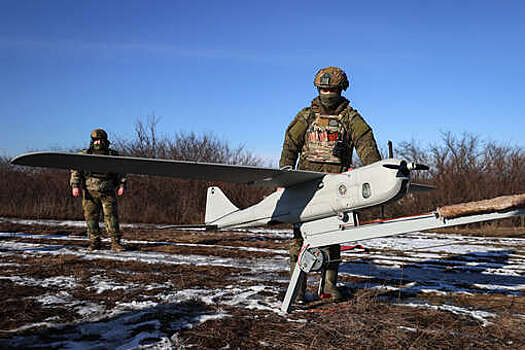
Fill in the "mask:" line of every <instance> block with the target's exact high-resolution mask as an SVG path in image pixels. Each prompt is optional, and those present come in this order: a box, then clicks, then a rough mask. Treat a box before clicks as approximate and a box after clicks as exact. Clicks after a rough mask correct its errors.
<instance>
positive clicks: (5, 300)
mask: <svg viewBox="0 0 525 350" xmlns="http://www.w3.org/2000/svg"><path fill="white" fill-rule="evenodd" d="M26 228H27V227H23V226H20V227H17V226H16V225H12V224H11V225H10V226H9V227H2V226H1V225H0V230H2V231H6V229H9V230H13V231H17V232H26V231H28V230H27V229H26ZM54 230H55V231H54ZM57 230H60V231H62V232H64V231H65V232H67V231H69V230H70V229H69V228H59V229H53V228H47V229H46V230H45V232H46V233H48V234H53V233H57ZM135 230H136V231H135ZM36 231H39V230H38V229H35V230H34V233H36ZM139 232H143V234H145V235H147V237H148V240H151V241H157V240H162V241H168V240H170V241H171V242H174V241H177V242H179V243H182V242H185V243H200V244H206V242H208V244H210V247H209V249H208V248H207V247H186V246H170V245H158V246H155V245H151V246H140V247H139V246H137V247H135V248H136V249H140V250H142V249H144V250H145V251H153V250H159V249H160V250H162V249H167V250H166V251H167V252H169V253H176V254H182V255H185V254H197V253H199V254H212V251H215V253H216V254H218V255H219V256H225V257H227V256H230V254H232V253H231V250H226V249H225V250H221V249H218V248H217V247H214V246H212V245H230V246H231V245H234V244H238V245H244V246H251V245H262V246H266V247H271V248H272V249H286V245H287V242H286V240H276V241H272V242H270V241H261V240H255V241H252V240H250V237H248V236H244V235H242V234H238V233H237V234H228V233H225V234H224V235H222V236H221V234H217V233H205V234H204V233H202V232H197V231H196V232H195V233H188V232H183V233H181V232H178V233H177V232H176V231H173V232H171V231H170V232H169V233H166V232H165V231H162V230H156V229H150V230H147V231H144V230H143V229H140V231H139V230H138V229H130V231H129V232H126V233H125V238H126V239H131V238H139V236H138V235H139ZM221 237H222V238H223V240H221ZM142 238H144V237H142ZM3 239H4V240H16V241H17V242H29V241H28V240H26V239H23V238H20V237H17V238H3ZM39 241H40V240H38V239H32V240H31V242H32V243H37V242H39ZM41 242H42V243H44V240H42V241H41ZM49 243H50V242H49V240H48V241H47V244H49ZM56 243H57V244H67V245H71V246H73V247H74V246H78V247H81V246H83V245H84V246H85V245H86V244H87V241H78V240H76V241H75V240H68V239H67V237H64V239H61V240H60V241H57V242H56ZM171 249H173V250H171ZM236 253H237V254H239V255H237V256H236V257H244V255H243V254H245V252H243V251H239V250H237V251H236ZM259 253H260V252H257V254H259ZM222 254H224V255H222ZM249 254H252V252H249ZM265 254H266V253H265ZM258 256H259V257H262V256H264V254H263V255H258ZM0 263H3V264H10V265H9V267H7V268H5V269H4V272H3V276H13V277H14V276H20V277H29V278H33V279H37V280H43V279H46V278H53V277H56V276H63V277H72V278H74V280H75V281H76V284H77V285H76V287H74V288H73V289H71V290H70V295H71V297H72V298H73V299H74V300H80V301H83V302H91V303H94V304H97V305H101V306H103V307H104V308H106V309H109V310H111V309H113V308H115V307H116V306H117V305H119V304H120V303H129V302H139V301H147V300H151V298H156V295H157V294H158V290H157V289H148V287H149V286H156V287H155V288H162V286H163V285H165V286H169V289H173V290H182V289H189V288H206V289H219V290H220V289H227V286H228V285H231V284H232V283H233V284H235V285H236V286H238V287H243V286H244V287H249V286H251V285H254V284H257V283H259V282H258V281H251V280H249V279H242V281H241V279H240V278H239V276H242V274H243V273H246V272H245V271H243V269H241V268H232V267H220V266H214V267H210V266H194V265H166V264H148V263H145V262H140V261H119V260H108V259H102V258H101V259H95V260H86V259H83V258H82V257H79V256H73V255H58V256H51V255H41V256H35V255H26V256H23V255H8V256H3V257H2V258H1V259H0ZM285 275H286V274H284V273H283V274H282V277H285ZM95 277H103V278H104V279H107V280H110V281H113V282H115V283H117V284H119V285H128V286H130V287H128V288H126V289H113V290H104V291H103V292H97V291H96V288H94V287H95V285H94V282H93V278H95ZM342 280H343V281H344V282H346V283H347V285H359V282H364V281H369V282H370V280H364V279H361V278H358V277H350V276H344V278H342ZM268 282H269V281H266V282H265V284H267V285H270V284H272V285H276V286H279V287H280V288H282V291H283V292H284V288H285V286H284V285H282V284H281V283H278V282H271V283H268ZM309 288H310V289H309V290H310V292H313V291H314V289H315V286H313V285H311V286H309ZM52 292H54V291H53V288H52V287H49V288H43V287H31V286H20V285H19V284H15V283H13V282H11V281H9V280H2V283H1V284H0V295H1V296H2V297H1V298H0V310H1V311H0V312H1V315H0V316H1V317H0V329H2V330H9V329H16V328H18V327H20V326H23V325H26V324H29V323H36V322H48V321H49V320H50V319H53V322H57V323H65V324H70V325H71V326H67V327H66V328H61V327H58V328H47V327H45V326H41V328H42V330H41V331H40V330H39V328H38V327H37V328H33V329H29V330H20V331H17V332H16V333H15V334H17V335H25V336H34V337H36V338H35V339H41V340H42V341H44V340H46V339H53V337H60V336H62V335H63V334H64V333H65V334H68V332H70V333H71V332H75V328H74V326H73V324H74V323H75V322H79V321H80V320H79V316H78V315H77V314H76V313H75V312H74V310H72V309H69V308H67V307H62V306H60V305H54V306H53V307H52V308H50V307H46V306H44V305H42V304H41V303H39V302H38V298H40V297H42V296H45V295H48V294H50V293H52ZM346 292H347V293H348V294H349V296H350V298H349V300H347V301H345V302H342V303H339V304H330V303H325V304H323V303H318V304H315V303H314V304H313V305H312V306H311V308H309V309H305V310H302V311H301V310H298V311H295V312H293V313H291V314H289V315H287V316H286V317H283V316H281V315H278V314H276V313H274V312H269V311H261V310H248V309H244V308H238V307H230V306H226V305H220V304H217V305H209V304H208V305H205V304H203V303H202V302H200V301H188V302H184V303H182V304H181V303H177V304H169V303H168V304H163V305H160V306H158V307H154V308H152V309H150V310H148V312H146V313H144V315H143V316H141V318H140V320H139V321H137V322H145V325H144V326H141V327H138V328H137V329H136V330H134V332H140V331H147V330H148V329H149V328H148V327H151V326H150V325H148V323H147V321H151V320H159V322H160V323H161V329H162V330H163V331H165V332H166V334H174V333H176V337H175V338H174V339H176V341H177V344H178V346H179V347H180V348H198V349H217V348H221V347H225V346H229V348H231V349H261V348H263V347H274V348H279V349H319V348H323V349H341V348H351V349H414V350H417V349H430V348H432V349H470V348H472V349H522V348H523V347H524V346H525V338H524V337H523V334H522V329H523V327H524V325H525V321H524V320H523V318H522V317H517V316H516V315H517V314H520V315H524V314H525V296H521V295H518V296H507V295H500V294H491V295H485V294H476V295H463V294H452V295H446V296H440V295H433V294H422V295H409V296H406V295H403V293H398V292H388V291H382V290H373V289H367V288H352V289H348V290H347V291H346ZM277 297H281V296H277ZM412 299H414V300H418V301H420V302H426V303H428V304H430V305H456V306H461V307H464V308H467V309H475V310H484V311H487V312H491V313H494V314H495V315H496V318H493V319H490V321H492V322H493V324H492V325H490V326H486V327H483V326H482V324H481V323H480V322H479V321H477V320H475V319H473V318H471V317H468V316H465V315H455V314H453V313H450V312H446V311H440V310H432V309H428V308H413V307H407V306H403V305H398V303H400V302H403V301H409V300H412ZM153 300H155V299H153ZM220 312H222V313H227V314H229V317H226V318H222V319H219V320H209V321H207V322H205V323H202V324H200V325H194V327H193V328H191V329H182V330H181V329H178V328H176V327H175V325H176V324H178V322H180V320H181V319H184V318H185V317H189V318H191V317H193V316H195V315H201V314H216V313H220ZM56 317H58V319H57V318H56ZM12 336H13V334H11V333H6V332H2V333H0V345H2V344H3V343H2V340H1V339H2V338H3V339H10V338H11V337H12ZM86 337H93V335H86ZM29 348H30V347H29Z"/></svg>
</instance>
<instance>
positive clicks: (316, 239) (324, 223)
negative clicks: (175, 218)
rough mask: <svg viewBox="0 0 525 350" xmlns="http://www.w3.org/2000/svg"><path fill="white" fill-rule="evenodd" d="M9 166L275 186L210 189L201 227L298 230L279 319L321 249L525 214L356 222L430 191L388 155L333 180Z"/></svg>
mask: <svg viewBox="0 0 525 350" xmlns="http://www.w3.org/2000/svg"><path fill="white" fill-rule="evenodd" d="M11 163H12V164H15V165H24V166H32V167H46V168H60V169H77V170H86V171H91V172H99V173H125V174H139V175H151V176H165V177H178V178H186V179H194V180H203V181H217V182H228V183H235V184H242V185H253V186H266V187H273V188H277V189H276V190H275V191H274V192H273V193H271V194H270V195H268V196H266V197H265V198H264V199H262V200H261V201H260V202H259V203H256V204H254V205H252V206H249V207H247V208H244V209H240V208H238V207H236V206H235V205H234V204H233V203H232V202H231V201H230V200H229V199H228V198H227V196H226V195H225V194H224V193H223V192H222V191H221V189H220V188H219V187H217V186H211V187H208V189H207V197H206V212H205V219H204V224H203V225H202V226H203V227H204V228H206V229H214V230H224V229H236V228H247V227H254V226H263V225H272V224H279V223H281V224H293V225H295V226H296V227H298V228H299V229H300V231H301V234H302V236H303V238H304V244H303V247H302V249H301V253H300V255H299V258H298V262H297V264H298V267H299V268H296V269H294V272H293V274H292V276H291V278H290V282H289V284H288V288H287V290H286V294H285V297H284V300H283V302H282V305H281V311H282V312H284V313H287V312H289V311H290V310H291V307H292V306H291V304H292V301H293V300H294V299H295V296H296V294H297V292H298V290H299V281H300V279H301V278H302V277H303V276H304V274H307V273H310V272H316V271H321V272H323V271H324V269H325V268H326V266H327V265H328V263H329V262H330V261H329V257H328V256H327V254H326V253H325V252H324V251H323V250H322V249H321V248H322V247H325V246H329V245H334V244H345V243H349V242H352V243H354V242H359V241H363V240H367V239H372V238H378V237H387V236H395V235H400V234H404V233H410V232H417V231H422V230H429V229H436V228H442V227H448V226H458V225H465V224H470V223H475V222H480V221H490V220H496V219H503V218H509V217H515V216H521V215H525V194H522V195H517V196H505V197H498V198H495V199H493V200H488V201H481V202H471V203H464V204H460V205H455V206H454V205H451V206H445V207H441V208H437V209H436V210H435V211H432V212H429V213H424V214H419V215H412V216H408V217H400V218H394V219H381V220H376V221H373V222H371V223H360V222H359V211H360V210H363V209H366V208H373V207H381V206H384V205H385V204H388V203H392V202H395V201H398V200H400V199H401V198H403V197H404V196H405V195H407V194H408V193H418V192H426V191H431V190H433V189H434V187H433V186H429V185H424V184H417V183H413V182H412V177H413V176H412V173H413V172H414V171H424V170H428V169H429V167H428V166H426V165H424V164H419V163H414V162H409V161H407V160H403V159H396V158H393V157H390V158H387V159H383V160H380V161H378V162H375V163H372V164H369V165H366V166H363V167H359V168H356V169H350V170H348V171H346V172H343V173H339V174H329V173H323V172H315V171H304V170H294V169H291V168H290V167H287V168H282V169H272V168H264V167H254V166H240V165H230V164H218V163H204V162H191V161H180V160H166V159H152V158H139V157H126V156H110V155H94V154H76V153H65V152H33V153H27V154H22V155H19V156H17V157H15V158H13V159H12V160H11ZM320 285H321V284H320Z"/></svg>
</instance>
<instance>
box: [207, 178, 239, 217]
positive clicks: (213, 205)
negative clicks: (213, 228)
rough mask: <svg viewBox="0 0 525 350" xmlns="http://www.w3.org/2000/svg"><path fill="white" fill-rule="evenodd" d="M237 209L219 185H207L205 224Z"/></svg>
mask: <svg viewBox="0 0 525 350" xmlns="http://www.w3.org/2000/svg"><path fill="white" fill-rule="evenodd" d="M237 210H239V208H237V207H236V206H235V205H233V204H232V202H231V201H230V200H229V199H228V197H226V195H225V194H224V193H223V192H222V191H221V189H220V188H219V187H216V186H211V187H208V193H207V196H206V215H205V217H204V222H205V223H206V225H209V224H212V223H213V222H214V221H216V220H218V219H220V218H222V217H224V216H226V215H228V214H231V213H233V212H234V211H237Z"/></svg>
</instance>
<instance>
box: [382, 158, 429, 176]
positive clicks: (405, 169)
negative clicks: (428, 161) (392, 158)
mask: <svg viewBox="0 0 525 350" xmlns="http://www.w3.org/2000/svg"><path fill="white" fill-rule="evenodd" d="M383 166H384V167H385V168H388V169H395V170H399V171H400V172H401V173H402V174H403V175H408V174H409V173H410V171H412V170H428V169H430V168H429V166H428V165H425V164H420V163H414V162H410V163H407V162H406V161H405V160H402V161H401V162H400V163H399V164H383Z"/></svg>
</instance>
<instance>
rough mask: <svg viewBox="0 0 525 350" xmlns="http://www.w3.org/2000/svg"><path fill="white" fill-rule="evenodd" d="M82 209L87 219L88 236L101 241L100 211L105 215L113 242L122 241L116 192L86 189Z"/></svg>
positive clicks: (83, 192) (107, 229)
mask: <svg viewBox="0 0 525 350" xmlns="http://www.w3.org/2000/svg"><path fill="white" fill-rule="evenodd" d="M82 208H83V209H84V218H85V219H86V224H87V231H88V236H89V238H90V239H92V240H100V227H99V225H98V222H99V221H100V211H102V212H103V214H104V224H105V226H106V232H107V234H108V236H110V237H111V238H112V239H113V240H117V241H118V240H120V237H121V233H120V228H119V223H118V204H117V197H116V196H115V192H98V191H89V190H86V189H84V190H83V191H82Z"/></svg>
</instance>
